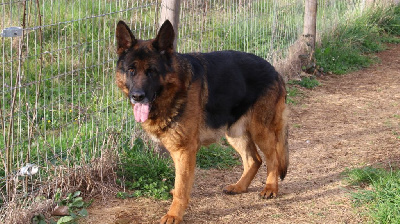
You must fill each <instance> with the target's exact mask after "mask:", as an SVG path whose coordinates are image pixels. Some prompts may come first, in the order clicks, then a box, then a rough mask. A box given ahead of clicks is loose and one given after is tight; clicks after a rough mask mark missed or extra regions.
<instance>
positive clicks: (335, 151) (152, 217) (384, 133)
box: [81, 45, 400, 224]
mask: <svg viewBox="0 0 400 224" xmlns="http://www.w3.org/2000/svg"><path fill="white" fill-rule="evenodd" d="M389 47H390V50H387V51H384V52H381V53H379V54H378V57H379V58H380V59H381V63H379V64H376V65H374V66H372V67H370V68H367V69H364V70H361V71H357V72H354V73H351V74H348V75H345V76H327V77H322V78H321V79H319V81H320V82H321V84H322V86H320V87H318V88H317V89H315V90H304V91H303V92H304V96H303V97H301V99H300V98H299V99H298V100H299V103H298V104H296V105H292V106H291V119H290V141H289V144H290V162H291V164H290V168H289V172H288V175H287V177H286V179H285V180H284V181H283V182H281V183H280V196H279V197H278V198H277V199H274V200H261V199H259V198H258V193H259V191H260V190H261V189H262V187H263V182H264V179H265V177H266V172H265V171H266V169H265V167H263V169H260V171H262V172H259V173H258V174H257V176H256V178H255V179H254V181H253V182H252V184H251V186H250V189H249V193H246V194H241V195H234V196H231V195H225V194H223V193H222V188H223V187H224V186H225V185H227V184H230V183H233V182H236V181H237V179H238V178H239V177H240V174H241V172H242V168H241V167H237V168H234V169H233V170H229V171H220V170H197V171H196V183H195V185H194V189H193V193H192V200H191V203H190V206H189V208H188V209H187V211H186V215H185V216H184V222H185V223H262V222H270V223H360V222H363V221H365V220H364V219H365V218H364V217H362V216H361V215H360V214H359V212H358V211H356V208H354V207H353V206H352V205H351V200H350V197H349V191H351V189H350V188H349V187H347V186H346V183H345V182H344V181H343V178H342V176H341V173H342V172H343V171H344V170H345V169H346V168H353V167H363V166H367V165H373V164H374V165H376V164H380V165H383V166H390V165H391V166H397V167H399V165H400V45H390V46H389ZM169 204H170V202H169V201H166V202H160V201H155V200H150V199H127V200H118V199H113V198H112V199H110V200H107V201H103V202H101V201H99V200H97V201H96V202H95V203H94V205H92V207H91V208H89V217H88V218H86V219H84V220H81V223H96V224H100V223H119V224H122V223H155V222H157V221H158V219H159V218H160V217H161V216H162V215H163V214H164V213H165V212H166V211H167V210H168V207H169ZM116 220H117V221H116Z"/></svg>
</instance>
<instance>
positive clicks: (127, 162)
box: [117, 138, 175, 199]
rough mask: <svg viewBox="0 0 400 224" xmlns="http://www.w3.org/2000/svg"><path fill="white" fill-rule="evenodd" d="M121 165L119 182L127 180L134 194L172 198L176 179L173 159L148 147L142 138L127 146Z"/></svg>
mask: <svg viewBox="0 0 400 224" xmlns="http://www.w3.org/2000/svg"><path fill="white" fill-rule="evenodd" d="M120 167H121V170H119V171H118V172H117V174H118V176H119V178H120V179H119V182H120V181H123V180H125V181H124V184H125V186H126V187H127V189H129V190H134V193H133V195H132V196H135V197H139V196H146V197H153V198H157V199H168V198H170V194H169V192H170V191H171V189H172V188H173V183H174V180H175V177H174V169H173V163H172V160H171V159H169V158H168V159H167V158H162V157H160V156H159V155H158V154H155V153H154V152H153V151H151V150H149V149H148V148H146V147H145V144H144V142H143V140H142V139H140V138H136V139H135V142H134V145H133V147H129V146H126V147H125V150H124V152H123V153H122V155H121V166H120ZM120 195H121V194H120Z"/></svg>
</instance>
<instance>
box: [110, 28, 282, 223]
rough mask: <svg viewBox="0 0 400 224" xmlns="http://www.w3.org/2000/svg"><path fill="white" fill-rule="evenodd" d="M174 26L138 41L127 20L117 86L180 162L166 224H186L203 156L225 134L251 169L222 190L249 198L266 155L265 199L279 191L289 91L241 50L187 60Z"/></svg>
mask: <svg viewBox="0 0 400 224" xmlns="http://www.w3.org/2000/svg"><path fill="white" fill-rule="evenodd" d="M174 35H175V34H174V29H173V27H172V25H171V23H170V22H169V21H168V20H167V21H165V22H164V24H163V25H162V26H161V28H160V29H159V31H158V34H157V36H156V38H155V39H151V40H138V39H136V38H135V36H134V35H133V34H132V31H131V30H130V29H129V27H128V26H127V25H126V24H125V23H124V22H123V21H120V22H119V23H118V25H117V28H116V40H117V54H118V56H119V58H118V62H117V68H116V83H117V85H118V87H119V88H120V89H121V90H122V92H124V94H125V95H126V96H127V97H128V99H129V101H130V103H131V104H132V107H133V111H134V116H135V120H136V121H137V122H140V123H141V125H142V127H143V129H144V130H145V131H146V132H147V133H148V134H149V135H150V136H151V137H152V138H153V139H155V140H156V141H158V142H159V143H160V144H162V145H163V146H164V147H165V148H166V149H167V150H168V151H169V153H170V155H171V157H172V159H173V161H174V164H175V176H176V177H175V188H174V190H172V191H171V194H172V195H173V200H172V204H171V207H170V209H169V211H168V212H167V214H166V215H164V216H163V217H162V218H161V220H160V223H179V222H181V221H182V217H183V214H184V211H185V209H186V208H187V206H188V203H189V198H190V193H191V189H192V185H193V181H194V170H195V166H196V153H197V151H198V150H199V147H200V146H201V145H208V144H210V143H213V142H215V141H217V140H219V139H221V137H223V136H225V137H226V139H227V140H228V142H229V143H230V144H231V145H232V146H233V147H234V148H235V150H236V151H237V152H238V153H239V154H240V156H241V158H242V162H243V167H244V171H243V174H242V176H241V177H240V179H239V181H238V182H237V183H235V184H231V185H227V186H226V187H225V188H224V190H223V192H224V193H226V194H240V193H243V192H246V191H247V189H248V187H249V185H250V182H251V181H252V179H253V178H254V176H255V175H256V173H257V170H258V169H259V167H260V166H261V163H262V159H261V157H260V155H259V154H258V150H257V148H259V149H260V151H261V152H262V153H264V156H265V160H266V164H267V179H266V185H265V187H264V189H263V190H262V191H261V193H260V195H261V197H262V198H273V197H276V195H277V193H278V177H280V178H281V179H283V178H284V177H285V176H286V172H287V167H288V164H289V152H288V144H287V116H288V112H287V111H288V110H287V109H286V104H285V101H286V89H285V83H284V80H283V79H282V77H281V76H280V75H279V74H278V73H277V72H276V71H275V69H274V68H273V66H272V65H271V64H270V63H268V62H267V61H265V60H264V59H262V58H260V57H257V56H255V55H253V54H248V53H243V52H237V51H218V52H211V53H190V54H180V53H177V52H175V51H174V49H173V42H174Z"/></svg>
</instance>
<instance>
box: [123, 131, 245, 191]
mask: <svg viewBox="0 0 400 224" xmlns="http://www.w3.org/2000/svg"><path fill="white" fill-rule="evenodd" d="M239 164H240V162H239V158H238V157H237V154H236V153H235V150H234V149H233V148H232V147H230V146H228V145H226V144H225V145H220V144H212V145H210V146H208V147H202V148H201V149H200V151H199V152H198V153H197V166H198V167H199V168H201V169H210V168H216V169H228V168H230V167H233V166H235V165H239ZM120 168H121V169H120V170H119V171H118V172H117V174H118V177H119V179H118V182H119V183H121V182H123V183H124V184H125V186H126V187H127V189H128V190H132V191H133V193H125V192H119V193H118V194H117V197H120V198H127V197H140V196H145V197H152V198H156V199H168V198H170V197H171V195H170V194H169V192H170V191H171V189H172V188H173V184H174V179H175V177H174V168H173V162H172V160H171V159H170V158H169V157H168V158H163V157H160V156H159V155H158V154H156V153H154V152H153V151H152V150H150V149H149V148H148V146H146V144H145V143H144V142H143V140H142V139H140V138H136V139H135V141H134V144H133V147H129V146H128V145H126V146H125V147H124V152H123V153H122V154H121V166H120Z"/></svg>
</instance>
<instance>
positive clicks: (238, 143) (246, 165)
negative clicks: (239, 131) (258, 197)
mask: <svg viewBox="0 0 400 224" xmlns="http://www.w3.org/2000/svg"><path fill="white" fill-rule="evenodd" d="M226 138H227V140H228V142H229V143H230V144H231V145H232V146H233V148H234V149H235V150H236V151H237V152H238V153H239V154H240V156H241V157H242V161H243V169H244V170H243V174H242V176H241V177H240V179H239V181H238V182H237V183H236V184H231V185H228V186H226V187H225V188H224V193H226V194H239V193H243V192H247V188H248V187H249V185H250V183H251V181H252V180H253V178H254V176H255V175H256V173H257V171H258V168H260V166H261V163H262V160H261V158H260V155H259V154H258V152H257V148H256V146H255V145H254V143H253V141H252V140H251V137H250V135H249V133H248V132H246V133H245V134H244V135H241V136H239V137H230V136H229V135H228V134H227V135H226Z"/></svg>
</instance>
